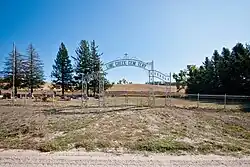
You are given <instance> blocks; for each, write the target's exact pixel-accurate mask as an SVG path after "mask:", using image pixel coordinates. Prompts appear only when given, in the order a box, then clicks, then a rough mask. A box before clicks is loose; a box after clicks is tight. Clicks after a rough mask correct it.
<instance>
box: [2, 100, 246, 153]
mask: <svg viewBox="0 0 250 167" xmlns="http://www.w3.org/2000/svg"><path fill="white" fill-rule="evenodd" d="M66 103H70V102H63V103H62V104H61V105H60V106H59V105H57V106H54V107H53V106H52V105H51V103H46V104H44V103H43V105H42V103H35V102H33V105H32V106H31V105H28V106H25V107H23V106H21V105H20V106H10V105H4V104H3V102H0V119H1V120H0V148H5V149H10V148H22V149H37V150H40V151H60V150H68V149H72V148H84V149H85V150H87V151H92V150H99V151H109V150H113V151H115V152H119V151H122V152H131V151H152V152H167V153H175V154H209V153H214V154H234V155H235V154H238V155H241V154H250V142H249V141H250V113H246V112H238V111H237V112H236V111H234V112H233V111H223V110H219V111H218V110H211V109H210V110H206V109H184V108H183V109H181V108H173V107H172V108H170V107H168V108H148V107H139V108H138V107H133V106H132V107H131V106H128V107H109V108H108V107H107V108H102V109H99V108H83V109H81V108H80V107H79V106H78V107H77V106H75V105H76V104H75V103H70V104H71V105H69V104H68V105H67V104H66ZM38 104H39V105H38Z"/></svg>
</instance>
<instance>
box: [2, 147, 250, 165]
mask: <svg viewBox="0 0 250 167" xmlns="http://www.w3.org/2000/svg"><path fill="white" fill-rule="evenodd" d="M0 166H1V167H83V166H84V167H125V166H130V167H139V166H143V167H149V166H155V167H160V166H161V167H163V166H164V167H173V166H176V167H177V166H178V167H214V166H216V167H238V166H239V167H249V166H250V157H241V158H237V157H227V156H215V155H206V156H201V155H199V156H186V155H185V156H170V155H163V154H150V155H147V156H145V155H139V154H122V155H114V154H110V153H99V152H91V153H87V152H82V151H71V152H56V153H39V152H36V151H22V150H8V151H1V152H0Z"/></svg>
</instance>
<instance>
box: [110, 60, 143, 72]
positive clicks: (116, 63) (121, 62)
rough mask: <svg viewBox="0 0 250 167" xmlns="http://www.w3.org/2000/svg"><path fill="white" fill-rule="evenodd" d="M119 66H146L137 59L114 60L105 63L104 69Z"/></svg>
mask: <svg viewBox="0 0 250 167" xmlns="http://www.w3.org/2000/svg"><path fill="white" fill-rule="evenodd" d="M120 66H134V67H140V68H144V69H145V68H146V66H147V64H146V63H144V62H142V61H139V60H116V61H113V62H110V63H107V64H106V65H105V70H109V69H111V68H115V67H120Z"/></svg>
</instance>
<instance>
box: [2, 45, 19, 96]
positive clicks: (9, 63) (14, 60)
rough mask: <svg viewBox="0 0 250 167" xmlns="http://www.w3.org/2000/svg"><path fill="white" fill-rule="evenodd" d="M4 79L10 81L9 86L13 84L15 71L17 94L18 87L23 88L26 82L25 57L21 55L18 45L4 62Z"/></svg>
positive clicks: (15, 92) (15, 91) (15, 93)
mask: <svg viewBox="0 0 250 167" xmlns="http://www.w3.org/2000/svg"><path fill="white" fill-rule="evenodd" d="M4 65H5V67H4V71H3V73H4V79H5V81H6V82H8V83H9V84H8V88H11V87H12V86H13V73H14V83H15V85H14V86H15V90H14V95H15V96H17V89H18V88H22V87H23V86H24V85H23V82H24V69H23V65H24V58H23V55H21V54H20V53H19V52H18V51H17V49H16V47H14V48H13V51H12V52H11V53H10V54H9V56H8V57H7V58H6V61H5V63H4Z"/></svg>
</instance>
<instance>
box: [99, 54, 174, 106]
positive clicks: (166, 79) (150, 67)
mask: <svg viewBox="0 0 250 167" xmlns="http://www.w3.org/2000/svg"><path fill="white" fill-rule="evenodd" d="M124 66H126V67H129V66H130V67H137V68H141V69H143V70H146V71H148V78H149V84H154V83H155V78H157V79H159V80H161V81H163V83H164V84H165V85H166V92H165V97H166V98H165V105H167V99H168V98H169V97H170V96H171V73H169V74H164V73H162V72H160V71H157V70H155V69H154V61H150V62H144V61H142V60H140V59H137V58H135V57H131V58H130V57H128V55H127V54H125V56H124V57H123V58H118V59H115V60H112V61H110V62H108V63H104V65H103V66H102V70H103V72H104V73H105V72H106V71H108V70H110V69H114V68H118V67H124ZM99 86H100V87H99V93H100V97H101V98H102V101H104V97H105V90H104V82H103V81H101V80H99ZM149 98H150V100H152V101H153V102H152V106H155V95H154V90H153V88H152V89H151V90H150V95H149ZM169 99H170V98H169ZM102 104H103V105H104V104H105V103H102ZM169 104H170V103H169Z"/></svg>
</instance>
